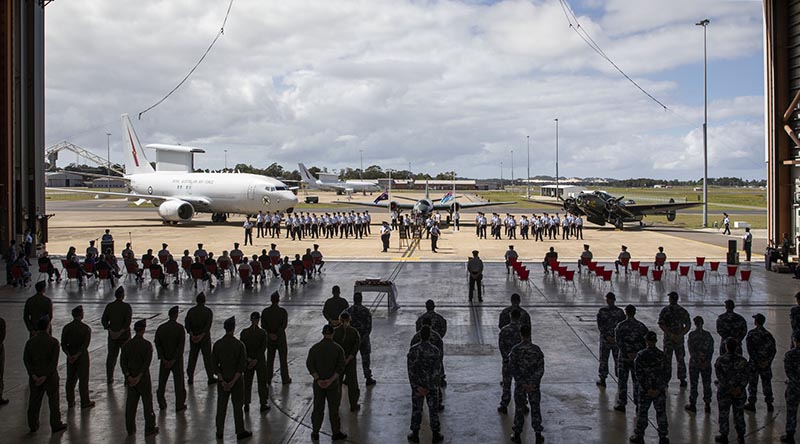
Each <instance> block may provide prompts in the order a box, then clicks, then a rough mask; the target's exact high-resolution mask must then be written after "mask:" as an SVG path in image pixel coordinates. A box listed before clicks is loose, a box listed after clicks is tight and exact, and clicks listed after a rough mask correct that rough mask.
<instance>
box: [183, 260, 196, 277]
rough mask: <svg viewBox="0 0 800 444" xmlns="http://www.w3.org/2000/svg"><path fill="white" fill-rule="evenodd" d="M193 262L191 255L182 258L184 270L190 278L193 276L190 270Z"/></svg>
mask: <svg viewBox="0 0 800 444" xmlns="http://www.w3.org/2000/svg"><path fill="white" fill-rule="evenodd" d="M192 262H194V261H193V260H192V258H190V257H189V256H184V257H182V258H181V268H183V271H184V272H185V273H186V277H189V278H191V277H192V272H190V271H189V269H190V268H192Z"/></svg>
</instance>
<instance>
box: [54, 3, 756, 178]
mask: <svg viewBox="0 0 800 444" xmlns="http://www.w3.org/2000/svg"><path fill="white" fill-rule="evenodd" d="M656 3H657V2H636V1H625V2H623V1H621V0H612V1H609V2H607V3H605V4H601V3H592V2H590V3H589V4H590V5H591V6H592V7H594V8H597V9H596V10H593V17H594V15H595V14H594V13H596V14H597V17H596V18H595V19H594V20H592V19H591V18H589V17H581V24H582V25H583V27H584V28H585V29H587V30H589V32H591V33H592V36H593V37H594V38H595V40H597V41H598V42H599V43H600V44H601V45H602V46H603V47H604V48H605V49H606V51H607V53H608V54H609V55H610V56H611V57H613V58H614V59H615V60H616V61H618V62H619V63H620V65H621V66H623V68H624V69H625V70H626V71H627V72H629V73H630V74H631V75H633V76H634V77H635V78H636V80H637V82H639V83H640V84H642V85H643V87H645V88H646V89H647V90H648V91H650V92H651V93H653V94H654V95H656V96H657V97H672V96H673V95H674V96H681V94H679V93H680V92H681V91H682V90H683V89H685V88H687V86H686V85H684V83H685V81H684V79H682V78H680V77H676V78H671V79H663V78H661V77H657V78H648V76H651V75H663V73H666V72H671V71H670V70H674V69H676V68H680V67H682V66H685V65H686V64H688V63H697V62H698V61H699V60H700V58H701V57H702V53H701V52H700V51H701V49H702V48H701V46H700V44H699V42H700V40H699V38H700V37H699V35H698V29H695V28H696V27H695V26H694V24H693V23H692V22H691V21H692V20H695V18H697V17H702V16H706V15H709V12H713V15H712V16H711V18H712V26H713V27H714V28H713V33H712V32H711V31H712V29H711V28H709V46H710V47H712V45H713V47H714V54H715V56H714V57H717V58H725V59H730V60H736V59H738V58H744V57H748V56H751V55H752V54H754V53H758V52H759V51H760V50H761V49H760V45H761V38H760V32H761V31H760V29H761V23H760V18H759V13H760V9H759V7H755V8H754V7H753V4H752V3H753V2H722V4H720V3H718V2H686V4H683V3H682V4H681V5H679V6H664V5H661V3H658V4H656ZM665 5H666V4H665ZM670 5H671V4H670ZM226 7H227V1H210V0H202V1H201V0H193V1H190V0H172V1H170V2H162V1H155V0H137V1H133V0H118V1H115V2H107V1H102V0H82V1H78V0H75V1H71V2H54V3H52V4H51V5H50V6H48V8H47V52H46V54H47V79H46V82H47V96H46V99H47V138H48V141H49V142H50V143H54V142H57V141H59V140H61V139H64V138H69V139H70V140H71V141H73V142H75V143H77V144H80V145H85V146H86V147H88V148H93V147H96V148H98V152H99V151H100V148H102V149H103V152H104V148H105V133H106V132H108V131H110V132H112V133H118V132H119V130H118V128H119V123H118V115H119V114H120V113H122V112H128V113H131V114H132V115H135V114H136V113H138V112H139V111H141V110H143V109H144V108H146V107H147V106H149V105H150V104H152V103H154V102H155V101H156V100H158V99H159V98H160V97H161V96H163V94H164V93H165V92H166V91H168V90H170V89H171V88H172V87H173V86H174V85H175V84H176V83H177V82H178V80H179V79H181V78H182V77H183V76H184V75H185V74H186V72H187V71H188V69H189V68H190V67H191V66H192V64H194V63H195V61H196V60H197V59H198V57H199V56H200V55H201V54H202V52H203V51H204V50H205V48H206V47H207V45H208V43H209V42H210V40H211V39H212V38H213V36H214V33H215V32H216V31H217V30H218V29H219V26H220V24H221V20H222V17H223V14H224V12H225V8H226ZM77 30H80V32H77ZM712 36H713V37H712ZM692 82H694V83H696V79H692ZM694 83H692V85H694ZM712 99H713V100H712V102H711V104H710V108H709V109H710V118H711V119H712V122H714V124H715V125H716V124H719V125H722V124H724V125H725V128H726V130H725V132H724V134H723V133H721V132H720V133H717V131H718V130H717V128H721V127H714V126H713V125H712V127H711V128H712V130H711V131H712V134H714V135H715V137H726V138H727V139H726V140H728V141H729V144H734V145H735V146H737V147H741V146H740V145H738V143H739V141H744V140H751V139H753V138H755V136H756V133H757V132H758V130H759V128H760V127H759V125H762V122H763V118H762V114H763V103H762V102H763V99H762V98H760V97H751V96H741V97H739V96H736V95H733V96H730V97H728V96H725V97H712ZM670 105H671V107H672V108H673V109H674V110H675V112H674V113H669V112H664V111H663V110H660V109H659V108H658V106H656V105H655V104H654V103H653V102H651V101H650V100H649V99H647V98H646V97H644V96H643V95H642V94H641V93H640V92H638V91H637V90H636V89H635V88H634V87H633V86H632V85H631V84H630V83H628V82H627V81H625V80H624V79H621V78H620V76H619V75H618V74H617V73H616V72H613V71H612V70H611V69H610V67H609V66H608V65H607V63H606V62H605V61H603V60H602V59H601V58H599V57H598V56H597V55H596V54H594V52H592V50H591V49H589V48H588V47H587V46H586V45H585V44H584V43H583V42H582V41H581V40H580V39H579V38H578V36H577V35H576V34H575V33H574V32H573V31H571V30H570V29H569V27H568V26H567V22H566V19H565V18H564V14H563V12H562V10H561V6H560V5H559V3H558V2H556V1H552V0H547V1H544V0H536V1H524V0H508V1H504V2H499V3H494V4H481V3H479V2H460V1H426V2H420V1H410V0H370V1H336V2H330V1H321V0H293V1H291V2H278V1H264V0H236V1H235V2H234V5H233V9H232V11H231V16H230V18H229V20H228V24H227V26H226V28H225V34H224V35H223V36H222V37H220V39H219V41H218V43H217V45H216V46H215V47H214V49H213V50H212V51H211V53H210V54H209V55H208V57H207V58H206V60H205V62H204V63H203V64H202V65H201V66H200V67H199V69H198V70H197V71H196V72H195V73H194V75H193V76H192V78H191V79H190V80H189V81H188V82H187V83H186V84H185V85H184V86H183V87H182V88H181V89H180V90H178V91H177V92H176V93H175V94H174V95H173V96H172V97H170V98H169V99H168V100H167V101H165V102H164V103H163V104H162V105H160V106H159V107H158V108H156V109H154V110H152V111H150V112H149V113H147V114H145V115H144V117H143V119H142V120H141V121H136V120H134V124H135V125H136V128H137V130H138V131H139V136H140V138H141V139H142V140H143V141H144V142H145V143H152V142H172V143H176V142H180V143H185V144H191V145H201V146H204V147H205V148H206V149H207V151H208V154H207V155H205V156H204V157H201V158H199V159H198V165H199V166H202V167H214V166H217V165H220V164H221V161H222V157H223V153H222V151H223V150H224V149H227V150H228V162H229V164H232V163H235V162H243V163H252V164H254V165H260V166H263V165H268V164H270V163H272V162H279V163H281V164H283V165H284V166H286V167H288V168H295V167H296V163H297V162H298V161H302V162H305V163H306V164H308V165H317V166H327V167H328V168H329V169H334V168H335V169H338V168H341V167H344V166H350V167H355V166H358V162H359V152H358V151H359V150H364V162H365V165H366V164H368V163H369V164H370V165H371V164H380V165H381V166H383V167H385V168H407V167H408V163H409V162H411V163H412V168H414V169H415V170H416V169H423V168H425V169H427V170H428V172H431V173H437V172H439V170H450V169H455V170H456V171H457V172H459V174H463V175H469V176H474V177H490V176H499V163H500V161H501V160H503V161H504V163H505V164H507V165H509V166H510V156H509V150H510V149H512V147H514V149H515V162H516V163H517V165H519V166H518V167H517V170H516V171H515V173H516V175H517V176H518V177H519V176H520V175H521V172H522V171H524V168H523V167H522V165H523V163H524V162H523V159H524V156H523V154H522V152H523V151H524V150H525V136H526V135H530V136H531V137H530V140H531V145H532V161H533V165H532V167H531V172H532V174H543V173H548V172H549V171H550V170H551V169H552V168H551V166H552V157H553V148H552V147H553V145H554V123H553V118H554V117H559V118H560V121H561V130H562V137H561V148H562V160H561V163H562V171H561V172H562V173H564V174H568V175H593V176H609V177H620V176H627V175H629V174H628V173H629V172H630V174H634V173H635V174H634V175H637V176H659V177H663V176H664V175H675V176H679V177H696V176H697V165H696V164H694V163H693V162H691V161H689V159H693V156H694V154H695V152H694V151H693V150H694V149H695V148H693V147H694V142H692V141H693V140H694V139H692V137H691V134H692V133H690V131H691V130H692V129H693V128H696V127H697V123H699V122H700V121H701V119H702V108H699V107H698V106H697V105H696V104H695V103H680V102H677V103H670ZM677 116H680V117H677ZM109 122H110V123H109ZM760 131H761V132H762V133H763V129H760ZM687 134H689V135H688V136H687ZM113 138H117V136H114V137H113ZM762 140H763V138H762ZM653 147H658V148H659V150H660V152H661V153H663V156H664V157H666V158H669V159H680V158H681V157H683V158H684V159H686V162H684V163H683V164H681V163H676V162H674V161H672V162H671V163H668V164H667V165H666V166H665V165H664V164H663V163H662V162H659V161H658V158H656V157H653V156H654V154H653V151H654V150H653ZM738 149H739V148H737V150H738ZM742 149H743V148H742ZM745 151H746V150H745ZM736 152H737V153H738V151H736ZM737 156H738V154H737V155H729V156H722V155H719V156H717V157H715V162H716V163H715V168H714V170H713V171H718V172H719V174H715V175H731V174H735V173H736V171H744V170H747V171H748V174H754V175H756V176H763V175H764V171H765V170H763V169H762V170H761V171H758V169H757V168H753V167H748V166H747V165H745V164H743V163H742V162H745V161H743V160H741V159H748V158H749V157H748V156H747V155H745V156H744V157H737ZM115 157H116V156H115ZM119 157H121V156H119ZM756 157H758V156H756ZM367 159H369V162H368V161H367ZM700 173H702V170H700ZM506 174H509V173H506Z"/></svg>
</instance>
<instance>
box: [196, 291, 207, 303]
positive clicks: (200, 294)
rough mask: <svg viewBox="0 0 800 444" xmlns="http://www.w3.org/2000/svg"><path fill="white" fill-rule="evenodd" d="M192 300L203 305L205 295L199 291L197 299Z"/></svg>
mask: <svg viewBox="0 0 800 444" xmlns="http://www.w3.org/2000/svg"><path fill="white" fill-rule="evenodd" d="M194 300H195V301H197V303H199V304H205V303H206V294H205V293H203V292H202V291H201V292H200V293H199V294H198V295H197V297H196V298H194Z"/></svg>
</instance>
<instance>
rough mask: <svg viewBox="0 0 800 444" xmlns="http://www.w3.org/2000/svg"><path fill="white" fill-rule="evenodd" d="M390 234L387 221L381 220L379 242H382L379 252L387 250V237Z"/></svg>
mask: <svg viewBox="0 0 800 444" xmlns="http://www.w3.org/2000/svg"><path fill="white" fill-rule="evenodd" d="M391 235H392V229H391V228H390V227H389V223H388V222H386V221H383V223H382V225H381V243H383V250H382V251H381V253H386V252H388V251H389V238H390V237H391Z"/></svg>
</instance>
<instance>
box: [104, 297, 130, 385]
mask: <svg viewBox="0 0 800 444" xmlns="http://www.w3.org/2000/svg"><path fill="white" fill-rule="evenodd" d="M124 299H125V289H124V288H122V287H119V288H117V290H116V291H115V292H114V302H111V303H110V304H108V305H106V309H105V310H104V311H103V317H102V319H101V323H102V324H103V328H105V329H106V330H108V356H107V357H106V381H107V382H108V383H109V384H112V383H114V367H116V366H117V357H118V356H119V351H120V349H121V348H122V345H123V344H125V342H127V341H128V339H130V338H131V319H132V318H133V310H132V309H131V305H130V304H128V303H127V302H124Z"/></svg>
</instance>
